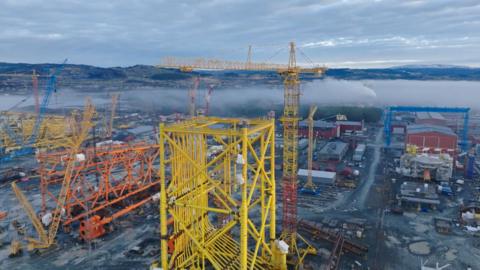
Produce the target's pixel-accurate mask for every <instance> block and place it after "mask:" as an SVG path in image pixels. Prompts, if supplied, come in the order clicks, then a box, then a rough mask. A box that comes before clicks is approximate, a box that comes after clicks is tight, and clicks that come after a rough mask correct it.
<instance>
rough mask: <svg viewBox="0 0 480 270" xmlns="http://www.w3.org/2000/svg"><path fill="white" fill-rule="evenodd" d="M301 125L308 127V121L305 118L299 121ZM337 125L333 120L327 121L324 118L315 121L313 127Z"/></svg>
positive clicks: (332, 126)
mask: <svg viewBox="0 0 480 270" xmlns="http://www.w3.org/2000/svg"><path fill="white" fill-rule="evenodd" d="M298 125H299V126H300V127H308V121H306V120H303V121H300V123H298ZM335 126H336V125H335V123H333V122H327V121H322V120H316V121H313V127H316V128H334V127H335Z"/></svg>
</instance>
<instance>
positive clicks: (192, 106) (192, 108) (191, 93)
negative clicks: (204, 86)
mask: <svg viewBox="0 0 480 270" xmlns="http://www.w3.org/2000/svg"><path fill="white" fill-rule="evenodd" d="M199 84H200V77H198V76H197V77H195V78H194V79H193V86H192V88H191V89H190V90H189V91H188V97H189V98H190V99H189V100H190V104H189V113H190V116H191V117H194V116H195V98H196V96H197V89H198V85H199Z"/></svg>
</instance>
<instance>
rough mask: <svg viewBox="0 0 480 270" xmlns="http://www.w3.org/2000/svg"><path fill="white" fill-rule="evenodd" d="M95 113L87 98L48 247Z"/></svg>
mask: <svg viewBox="0 0 480 270" xmlns="http://www.w3.org/2000/svg"><path fill="white" fill-rule="evenodd" d="M94 113H95V107H94V106H93V104H92V101H91V100H90V99H89V98H87V101H86V105H85V110H84V111H83V117H82V122H81V124H80V126H75V127H73V130H74V136H73V137H72V139H71V144H70V146H71V147H70V157H69V160H68V163H67V168H66V170H65V176H64V179H63V183H62V187H61V189H60V194H59V196H58V203H57V206H56V209H55V211H54V212H53V215H52V224H51V225H50V227H49V230H48V242H47V247H49V246H51V245H52V244H53V243H54V242H55V236H56V235H57V231H58V227H59V226H60V221H61V217H62V212H63V209H64V205H65V202H66V200H67V191H68V190H69V187H70V181H71V178H72V173H73V169H74V166H75V161H76V155H77V153H78V151H79V150H80V147H81V145H82V143H83V142H84V141H85V139H87V137H88V134H89V131H90V128H91V127H92V126H93V123H92V118H93V115H94Z"/></svg>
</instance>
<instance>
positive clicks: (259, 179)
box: [159, 117, 286, 269]
mask: <svg viewBox="0 0 480 270" xmlns="http://www.w3.org/2000/svg"><path fill="white" fill-rule="evenodd" d="M274 129H275V126H274V121H273V120H244V119H224V118H213V117H197V118H193V119H191V120H189V121H185V122H182V123H177V124H173V125H168V126H165V125H163V124H162V125H160V129H159V137H160V138H159V142H160V178H161V189H160V223H161V224H160V232H161V258H160V267H161V268H162V269H211V268H213V269H285V267H286V264H285V255H284V254H282V252H281V251H280V249H279V246H280V245H278V243H279V242H278V241H277V240H276V231H275V219H276V213H275V147H274V143H275V141H274V140H275V133H274ZM219 219H221V222H220V223H218V222H217V221H218V220H219ZM168 220H170V221H171V220H173V222H168ZM214 224H219V225H217V226H215V225H214Z"/></svg>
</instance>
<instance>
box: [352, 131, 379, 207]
mask: <svg viewBox="0 0 480 270" xmlns="http://www.w3.org/2000/svg"><path fill="white" fill-rule="evenodd" d="M382 142H383V129H381V128H379V129H378V132H377V134H376V135H375V144H373V145H371V146H372V147H373V148H374V152H373V160H372V161H371V163H370V168H369V170H368V177H367V179H366V181H365V183H363V185H361V187H360V190H359V191H358V193H359V195H358V198H357V200H356V202H355V208H357V209H359V210H362V209H364V208H365V201H366V199H367V196H368V194H369V193H370V189H371V188H372V185H373V183H374V182H375V174H376V172H377V167H378V164H379V161H380V154H381V153H380V150H381V148H382ZM367 162H368V161H367Z"/></svg>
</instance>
